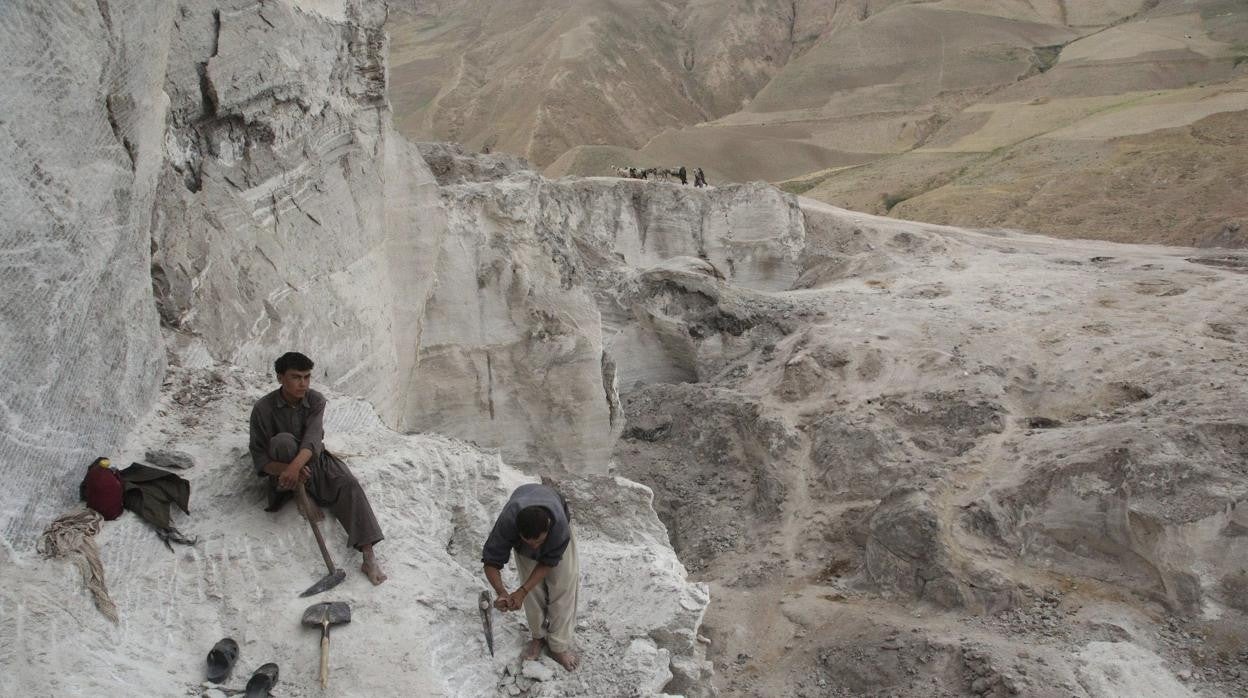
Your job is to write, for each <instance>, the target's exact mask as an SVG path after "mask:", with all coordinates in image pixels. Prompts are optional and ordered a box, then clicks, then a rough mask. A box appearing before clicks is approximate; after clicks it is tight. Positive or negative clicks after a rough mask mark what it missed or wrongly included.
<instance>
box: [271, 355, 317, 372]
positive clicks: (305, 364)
mask: <svg viewBox="0 0 1248 698" xmlns="http://www.w3.org/2000/svg"><path fill="white" fill-rule="evenodd" d="M315 365H316V364H314V363H312V359H309V358H308V357H306V356H304V355H303V354H300V353H299V352H297V351H288V352H286V353H285V354H282V355H281V356H279V357H277V361H274V362H273V370H274V371H276V372H277V375H279V376H280V375H282V374H283V373H285V372H287V371H290V370H295V371H311V370H312V367H313V366H315Z"/></svg>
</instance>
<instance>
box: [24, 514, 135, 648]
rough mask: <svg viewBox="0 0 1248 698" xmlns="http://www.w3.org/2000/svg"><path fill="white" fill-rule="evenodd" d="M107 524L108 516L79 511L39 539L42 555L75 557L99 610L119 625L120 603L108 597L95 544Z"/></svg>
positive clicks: (49, 528)
mask: <svg viewBox="0 0 1248 698" xmlns="http://www.w3.org/2000/svg"><path fill="white" fill-rule="evenodd" d="M103 525H104V517H103V516H101V515H100V513H99V512H98V511H93V510H91V509H79V510H78V511H74V512H70V513H68V514H66V515H64V516H62V517H60V518H59V519H57V520H55V521H53V522H52V523H51V524H49V525H48V528H47V530H45V531H44V532H43V536H42V537H40V539H39V546H38V548H39V552H40V553H43V555H44V557H49V558H53V557H64V556H66V555H70V554H75V555H76V557H75V558H74V564H75V565H77V566H78V571H79V572H81V573H82V581H83V583H84V584H86V585H87V589H88V590H89V591H90V592H91V597H92V599H94V600H95V607H96V608H98V609H100V613H103V614H104V617H105V618H108V619H109V620H111V621H113V622H114V623H116V622H117V604H116V603H113V599H112V597H111V596H109V595H108V586H107V585H106V584H105V583H104V564H103V563H101V562H100V551H99V548H97V547H96V545H95V534H97V533H99V532H100V527H101V526H103Z"/></svg>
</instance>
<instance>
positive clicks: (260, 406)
mask: <svg viewBox="0 0 1248 698" xmlns="http://www.w3.org/2000/svg"><path fill="white" fill-rule="evenodd" d="M312 367H313V363H312V359H309V358H308V357H306V356H304V355H303V354H300V353H298V352H293V351H292V352H287V353H285V354H282V355H281V356H280V357H278V359H277V361H275V362H274V363H273V370H274V371H276V372H277V381H278V383H280V384H281V387H279V388H278V389H277V390H274V391H273V392H271V393H269V394H268V395H265V396H264V397H262V398H260V399H259V400H257V401H256V404H255V406H254V407H253V408H252V410H251V439H250V441H249V443H248V450H249V451H250V452H251V461H252V463H253V464H254V465H255V468H256V475H257V476H259V477H264V476H266V475H267V476H268V488H269V505H268V507H267V508H266V511H277V510H278V509H280V508H281V507H282V505H283V504H285V503H286V500H288V499H289V498H290V497H291V490H292V489H294V488H295V487H296V486H298V485H303V486H305V487H306V488H307V492H308V494H309V495H311V497H312V499H313V500H314V501H315V502H316V503H317V504H319V505H321V506H323V507H326V508H328V509H329V510H330V511H331V512H333V514H334V516H335V517H336V518H337V519H338V522H339V523H341V524H342V527H343V528H344V529H346V531H347V542H348V543H349V544H350V545H351V547H353V548H355V549H356V550H359V551H360V552H361V553H363V555H364V562H363V564H362V565H361V566H360V570H361V571H363V572H364V574H365V575H367V576H368V578H369V580H370V581H372V583H373V584H381V583H382V582H384V581H386V574H385V573H384V572H382V571H381V565H379V564H378V563H377V557H376V555H375V554H374V553H373V546H374V545H376V544H377V543H379V542H380V541H381V540H382V538H383V536H382V535H381V526H379V525H378V524H377V517H375V516H374V515H373V509H372V507H371V506H369V504H368V498H367V497H366V496H365V495H364V488H362V487H360V483H359V482H358V481H357V480H356V479H355V476H354V475H352V474H351V471H350V470H348V469H347V464H346V463H343V462H342V461H341V460H339V459H338V458H337V457H336V456H334V455H333V454H332V453H330V452H329V451H327V450H325V445H324V444H323V443H322V441H323V440H324V438H325V429H324V427H323V425H322V420H323V418H324V415H325V403H326V400H325V396H324V395H321V394H320V393H319V392H317V391H315V390H312V389H311V388H310V387H309V385H310V384H311V381H312Z"/></svg>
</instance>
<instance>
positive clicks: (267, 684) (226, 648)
mask: <svg viewBox="0 0 1248 698" xmlns="http://www.w3.org/2000/svg"><path fill="white" fill-rule="evenodd" d="M236 661H238V643H237V642H235V641H234V640H233V639H232V638H228V637H227V638H225V639H223V640H221V641H219V642H217V644H215V645H213V646H212V650H211V651H209V652H208V680H209V681H211V682H213V683H222V682H224V681H225V680H226V679H227V678H229V676H230V672H231V671H233V670H234V662H236ZM276 685H277V665H276V664H274V663H272V662H270V663H268V664H264V665H262V666H261V667H260V668H259V669H256V671H255V673H253V674H252V675H251V678H250V679H248V680H247V688H245V689H244V690H243V695H244V696H245V697H246V698H265V696H268V695H269V692H270V691H272V690H273V687H274V686H276Z"/></svg>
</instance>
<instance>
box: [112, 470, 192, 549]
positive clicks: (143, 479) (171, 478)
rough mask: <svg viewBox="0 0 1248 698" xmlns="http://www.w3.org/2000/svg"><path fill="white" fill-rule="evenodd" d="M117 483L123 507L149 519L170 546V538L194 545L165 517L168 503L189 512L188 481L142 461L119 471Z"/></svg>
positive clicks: (189, 488) (189, 486) (167, 511)
mask: <svg viewBox="0 0 1248 698" xmlns="http://www.w3.org/2000/svg"><path fill="white" fill-rule="evenodd" d="M121 483H122V486H123V488H124V490H125V492H124V495H123V497H124V499H125V505H126V508H127V509H129V510H130V511H133V512H134V513H135V514H138V515H139V517H141V518H142V519H143V520H144V521H146V522H148V523H150V524H151V525H152V526H153V527H154V528H155V529H156V534H157V535H159V536H160V539H161V540H162V541H164V542H165V547H167V548H169V549H170V550H173V546H172V545H170V542H171V541H172V542H173V543H180V544H182V545H194V544H195V543H196V539H195V538H187V537H186V536H184V535H182V532H181V531H179V530H178V529H177V528H175V527H174V526H173V524H171V523H170V521H169V505H170V504H176V505H177V506H178V508H179V509H181V510H182V513H184V514H190V513H191V511H190V508H189V507H190V500H191V483H190V482H188V481H187V480H186V479H185V478H183V477H181V476H180V475H177V474H175V473H171V472H169V471H168V470H161V469H160V468H153V467H152V466H150V465H144V464H143V463H131V464H130V467H128V468H126V469H125V470H123V471H121Z"/></svg>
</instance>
